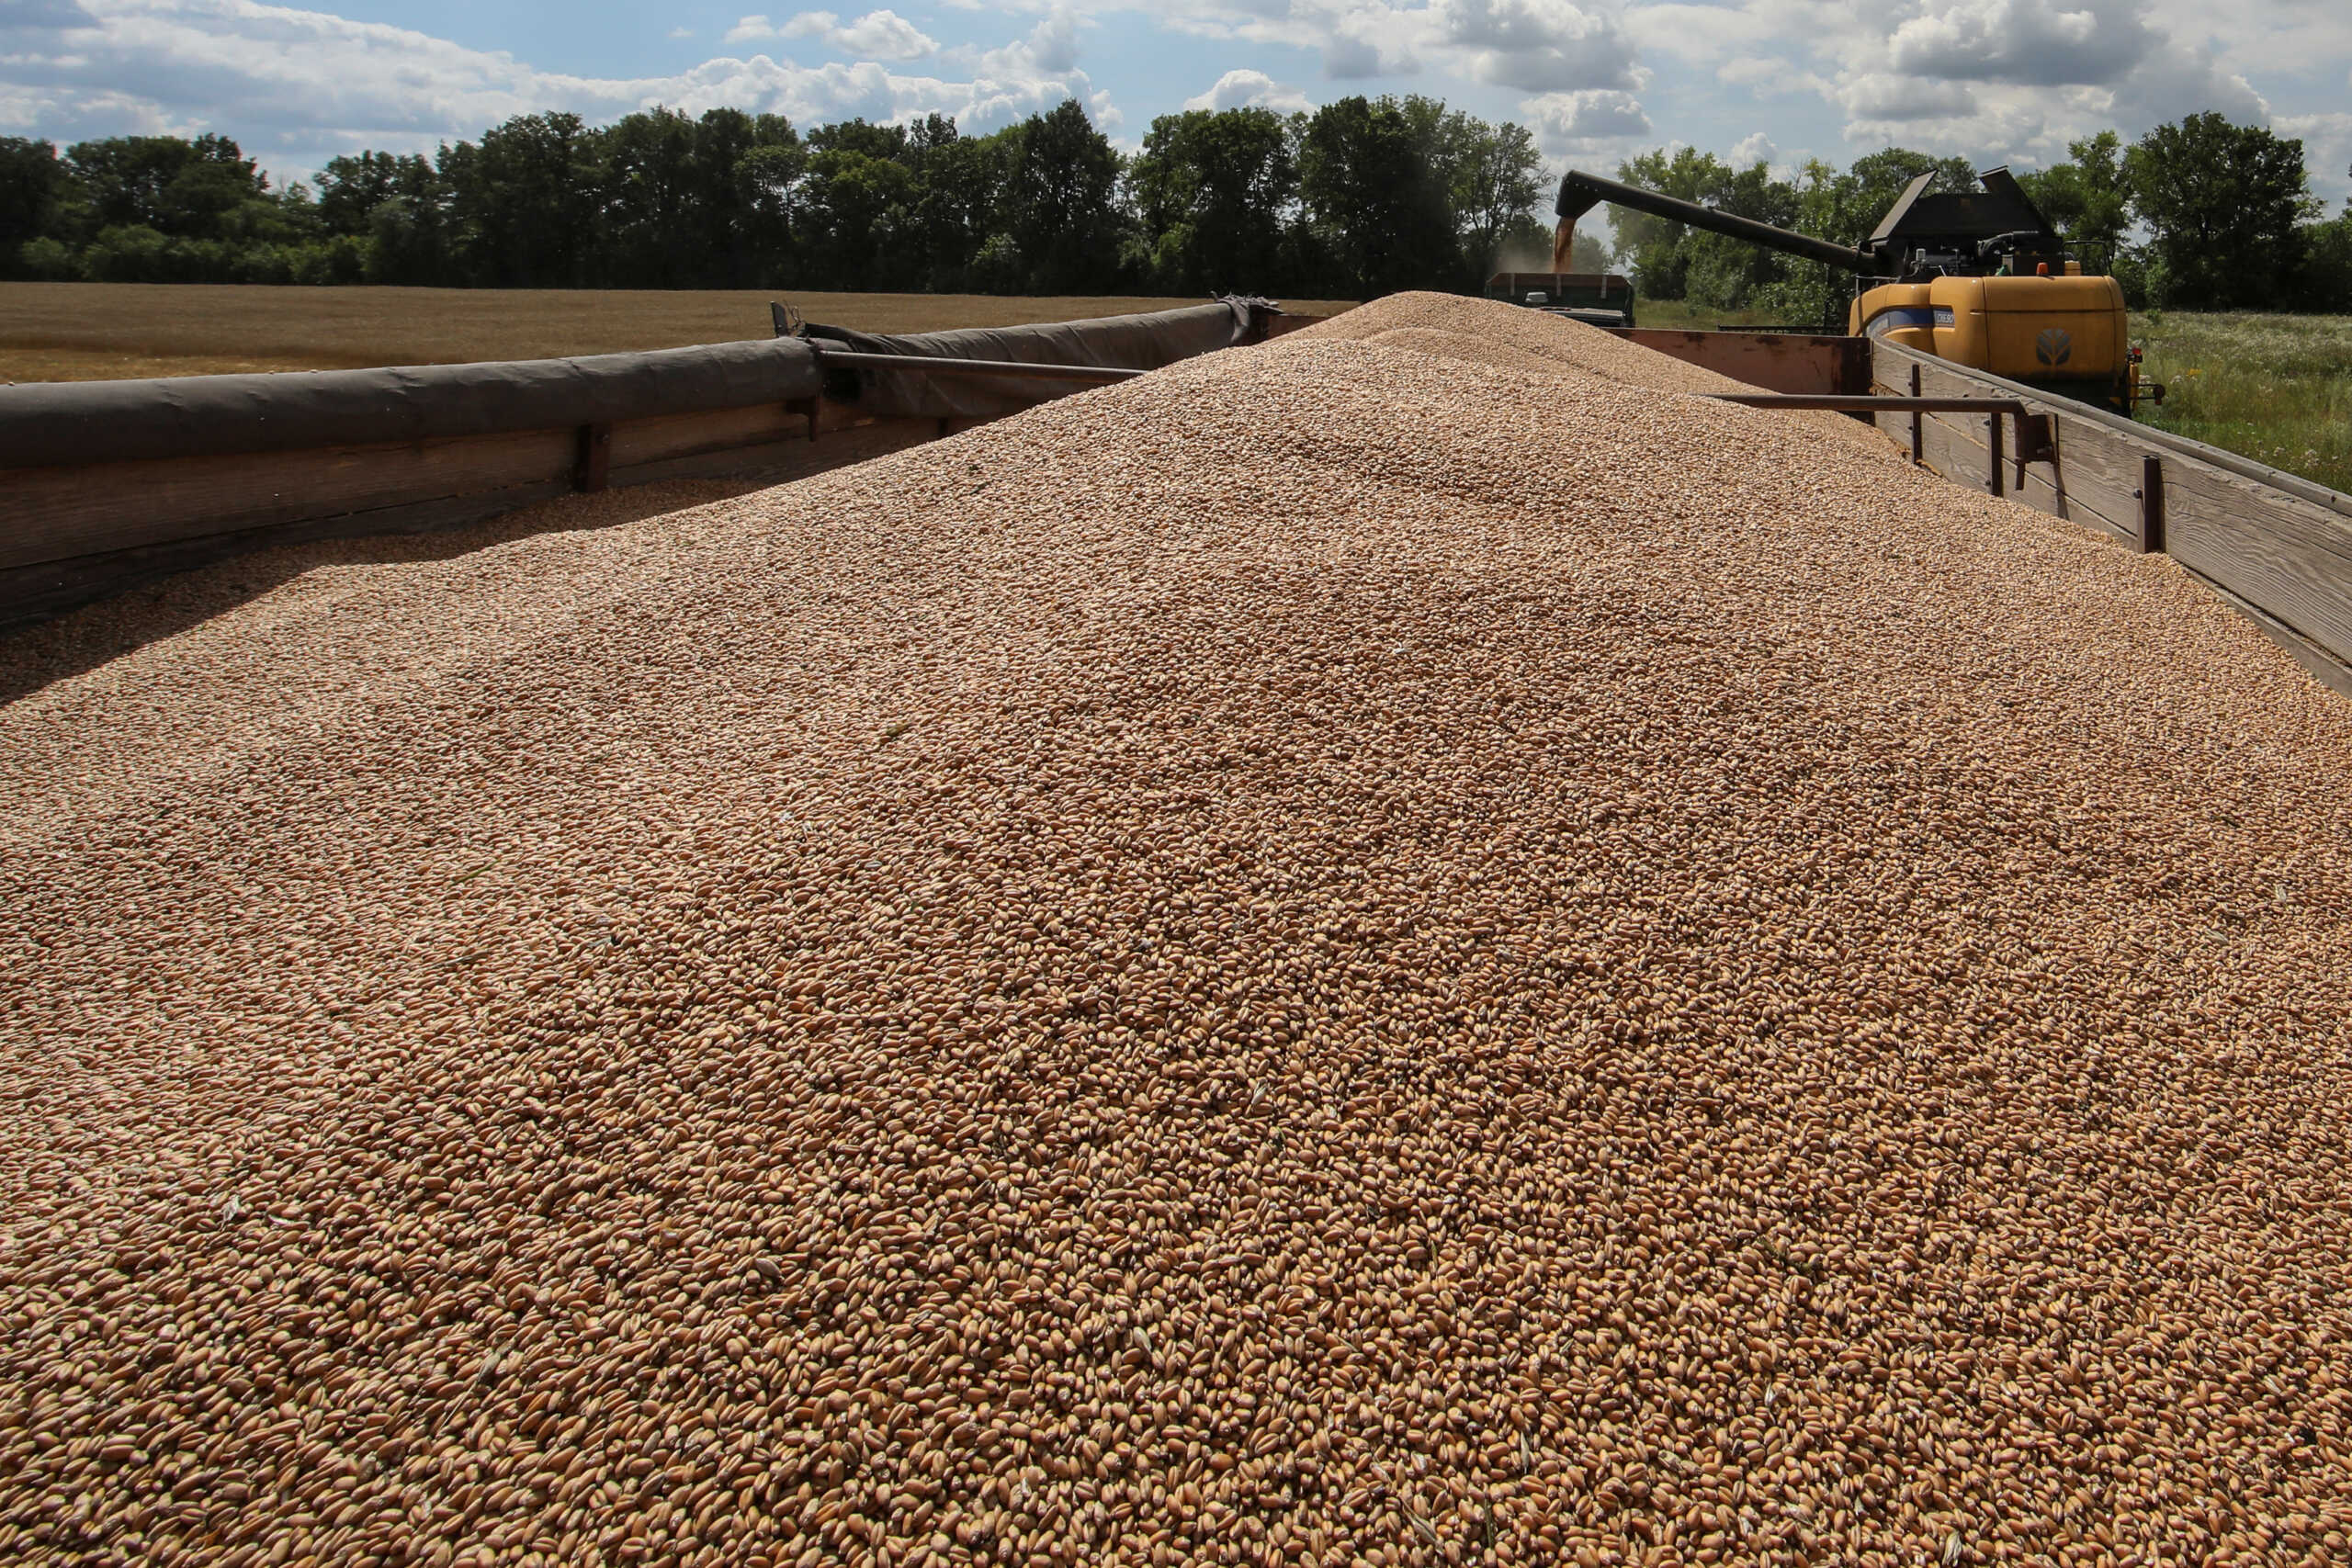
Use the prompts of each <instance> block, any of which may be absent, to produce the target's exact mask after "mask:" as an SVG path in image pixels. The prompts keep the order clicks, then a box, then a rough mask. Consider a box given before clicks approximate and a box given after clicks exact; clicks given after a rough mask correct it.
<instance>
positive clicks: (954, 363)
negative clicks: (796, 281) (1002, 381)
mask: <svg viewBox="0 0 2352 1568" xmlns="http://www.w3.org/2000/svg"><path fill="white" fill-rule="evenodd" d="M810 346H811V347H813V348H815V349H816V350H817V359H818V363H820V364H822V365H870V366H873V367H875V368H876V369H880V370H907V371H912V372H914V373H916V374H918V375H924V376H1042V377H1046V378H1053V379H1057V380H1063V381H1125V380H1131V379H1133V378H1135V377H1137V376H1141V375H1144V374H1145V372H1144V371H1141V370H1128V369H1125V368H1123V367H1119V366H1115V365H1042V364H1038V363H1036V362H1035V361H1033V360H1027V359H948V358H945V357H943V356H941V355H930V354H867V353H865V352H863V351H860V350H854V349H846V348H827V347H825V346H824V345H823V344H822V343H821V342H819V341H817V340H811V342H810Z"/></svg>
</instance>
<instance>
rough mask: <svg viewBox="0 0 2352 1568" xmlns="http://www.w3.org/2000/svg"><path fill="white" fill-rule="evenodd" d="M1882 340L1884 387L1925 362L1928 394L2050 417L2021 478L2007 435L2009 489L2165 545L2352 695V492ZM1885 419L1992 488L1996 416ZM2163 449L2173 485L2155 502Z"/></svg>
mask: <svg viewBox="0 0 2352 1568" xmlns="http://www.w3.org/2000/svg"><path fill="white" fill-rule="evenodd" d="M1915 371H1916V372H1917V377H1918V380H1917V389H1918V390H1919V391H1920V392H1921V393H1923V394H1925V395H1927V396H1929V397H1993V398H2017V399H2019V400H2022V401H2023V402H2024V403H2025V404H2026V406H2027V407H2028V408H2029V409H2030V410H2031V411H2032V412H2035V413H2042V414H2048V415H2049V416H2051V421H2052V425H2053V427H2054V434H2055V443H2056V446H2057V458H2056V461H2054V462H2049V463H2030V464H2028V465H2027V466H2026V469H2025V476H2024V479H2023V482H2022V483H2020V482H2018V471H2017V466H2016V463H2015V457H2016V451H2017V446H2016V435H2015V433H2014V430H2013V429H2012V430H2005V431H2004V432H2003V434H2004V437H2005V442H2004V445H2005V452H2004V457H2005V458H2006V459H2007V460H2006V461H2005V462H2004V464H2003V468H2002V473H2001V484H2000V490H2001V491H2003V492H2005V493H2007V494H2008V495H2009V496H2010V498H2011V499H2013V500H2016V501H2020V502H2024V503H2025V504H2026V505H2028V506H2030V507H2033V508H2035V509H2036V510H2037V511H2041V512H2046V513H2050V514H2051V515H2052V516H2053V517H2063V518H2065V519H2066V520H2068V521H2069V522H2074V523H2079V524H2081V525H2084V526H2085V527H2087V528H2091V529H2093V530H2095V531H2097V532H2098V533H2101V534H2105V535H2107V536H2109V537H2110V538H2112V539H2114V540H2116V541H2117V542H2118V543H2119V544H2121V545H2123V546H2124V547H2127V548H2131V549H2161V550H2162V551H2163V552H2164V553H2165V554H2166V555H2169V556H2171V557H2172V558H2174V559H2176V560H2177V561H2178V562H2180V564H2181V565H2182V566H2183V567H2185V568H2187V569H2188V570H2189V571H2190V572H2192V573H2194V574H2195V575H2196V576H2198V577H2199V578H2201V579H2203V580H2204V581H2206V582H2208V583H2210V584H2211V585H2212V586H2213V587H2215V588H2217V589H2220V590H2221V591H2222V593H2223V594H2224V595H2226V596H2227V597H2228V598H2229V599H2230V600H2231V601H2232V602H2233V603H2234V604H2237V605H2238V606H2239V607H2240V608H2242V609H2245V610H2246V611H2247V612H2248V613H2249V614H2251V615H2253V616H2254V618H2255V619H2256V622H2257V623H2258V624H2260V625H2262V626H2264V628H2265V629H2266V630H2267V631H2269V632H2270V633H2271V634H2272V635H2273V636H2274V637H2277V638H2278V641H2279V642H2280V643H2281V644H2282V645H2284V646H2285V647H2286V648H2287V649H2289V650H2290V652H2292V653H2294V654H2295V655H2296V656H2297V657H2298V658H2299V659H2301V660H2302V661H2303V662H2304V664H2305V665H2306V666H2307V667H2308V668H2310V669H2311V670H2312V672H2313V673H2314V674H2316V675H2318V676H2319V677H2320V678H2321V679H2323V680H2324V681H2325V682H2328V684H2330V685H2332V686H2335V688H2336V689H2337V690H2339V691H2343V692H2346V694H2352V496H2346V495H2344V494H2343V493H2342V492H2340V491H2331V490H2327V489H2326V488H2325V487H2324V486H2320V485H2314V484H2312V483H2311V482H2310V481H2309V480H2302V479H2293V478H2291V477H2290V476H2271V475H2268V474H2267V472H2264V471H2261V470H2258V469H2256V466H2255V465H2252V464H2250V463H2249V462H2247V460H2246V459H2245V458H2242V457H2238V456H2237V455H2236V454H2234V453H2230V452H2224V451H2222V450H2221V449H2220V448H2218V447H2211V446H2205V445H2203V444H2202V443H2199V442H2194V441H2189V440H2187V439H2185V438H2183V437H2178V436H2172V435H2167V434H2163V433H2161V432H2155V431H2151V430H2149V429H2147V428H2146V427H2144V426H2142V425H2137V424H2134V423H2131V421H2129V420H2126V419H2123V418H2121V417H2120V416H2119V415H2116V414H2112V413H2109V412H2106V411H2105V410H2102V409H2094V408H2089V407H2087V406H2086V405H2083V404H2080V403H2073V402H2067V401H2064V400H2053V399H2050V398H2046V397H2041V396H2038V395H2036V394H2035V392H2034V390H2033V389H2031V388H2030V387H2026V386H2024V385H2021V384H2020V383H2018V382H2015V381H2010V380H2007V379H2004V378H2001V377H1998V376H1992V375H1987V374H1985V372H1982V371H1977V370H1970V369H1966V368H1963V367H1958V366H1954V365H1952V364H1951V363H1950V362H1948V361H1945V360H1940V359H1937V358H1935V357H1933V356H1932V355H1922V354H1917V353H1914V352H1913V351H1911V350H1909V349H1905V348H1899V347H1896V346H1894V345H1893V344H1886V343H1883V342H1873V343H1872V344H1871V388H1870V390H1871V391H1873V392H1878V393H1882V394H1885V395H1889V396H1907V395H1908V394H1909V393H1910V392H1911V391H1912V389H1913V380H1912V377H1913V373H1914V372H1915ZM1876 419H1877V423H1878V426H1879V429H1880V430H1881V431H1883V432H1884V433H1885V434H1886V435H1887V437H1888V438H1889V439H1890V440H1892V441H1894V443H1895V445H1896V446H1901V447H1903V448H1905V450H1909V449H1911V446H1912V439H1913V436H1912V431H1913V422H1914V420H1915V419H1916V420H1917V422H1918V427H1919V434H1920V440H1919V456H1920V460H1921V462H1922V463H1924V464H1925V465H1926V466H1927V467H1928V468H1932V469H1934V470H1935V471H1936V472H1937V473H1939V474H1941V475H1943V476H1944V477H1945V478H1946V479H1951V480H1952V481H1953V482H1955V483H1958V484H1964V485H1967V486H1969V487H1971V488H1972V489H1975V490H1979V491H1987V492H1991V491H1993V489H1994V487H1993V484H1992V480H1991V451H1990V448H1989V446H1988V445H1987V432H1986V425H1985V418H1984V417H1983V416H1980V415H1973V414H1936V413H1931V414H1919V415H1912V414H1907V413H1882V414H1879V415H1877V416H1876ZM2151 459H2153V460H2154V464H2155V468H2154V474H2155V476H2156V480H2157V484H2158V486H2159V487H2160V489H2161V491H2162V493H2161V496H2160V498H2159V500H2158V502H2157V505H2156V506H2155V507H2154V508H2151V506H2150V505H2149V502H2148V495H2147V483H2146V480H2147V477H2148V475H2149V473H2150V469H2149V463H2150V461H2151ZM2249 469H2256V471H2254V472H2249V471H2247V470H2249ZM2290 487H2291V488H2290Z"/></svg>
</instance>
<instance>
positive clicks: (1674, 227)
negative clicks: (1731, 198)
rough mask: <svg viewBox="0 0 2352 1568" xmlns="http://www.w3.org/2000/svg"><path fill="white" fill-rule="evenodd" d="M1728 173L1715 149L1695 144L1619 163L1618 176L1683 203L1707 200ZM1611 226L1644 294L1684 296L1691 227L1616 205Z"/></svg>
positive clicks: (1621, 257) (1623, 260)
mask: <svg viewBox="0 0 2352 1568" xmlns="http://www.w3.org/2000/svg"><path fill="white" fill-rule="evenodd" d="M1729 173H1730V170H1729V169H1728V168H1727V167H1726V166H1725V165H1724V163H1723V162H1722V161H1721V160H1720V159H1718V158H1717V157H1716V156H1715V155H1714V154H1713V153H1712V152H1700V151H1699V150H1698V149H1697V148H1695V147H1679V148H1676V149H1675V150H1674V151H1673V152H1668V151H1667V150H1666V149H1665V148H1662V147H1661V148H1658V149H1657V150H1655V151H1653V152H1644V153H1642V154H1641V155H1640V156H1638V157H1634V158H1630V159H1628V160H1626V161H1625V162H1624V163H1622V164H1618V165H1617V177H1618V179H1620V180H1622V181H1623V182H1624V183H1625V184H1626V185H1629V186H1640V187H1641V188H1642V189H1644V190H1654V191H1657V193H1658V194H1659V195H1661V196H1670V197H1676V198H1677V199H1678V200H1681V201H1700V202H1703V201H1704V200H1706V198H1707V197H1708V195H1709V193H1710V192H1711V191H1713V190H1714V189H1715V188H1717V186H1720V184H1721V183H1722V181H1723V179H1724V176H1725V175H1728V174H1729ZM1610 224H1611V227H1612V228H1613V229H1614V230H1615V231H1616V235H1617V249H1616V254H1617V259H1618V262H1619V264H1620V265H1629V266H1630V267H1631V268H1632V269H1633V273H1634V279H1635V281H1636V282H1637V283H1638V285H1639V286H1640V288H1641V291H1642V293H1643V294H1644V295H1645V296H1646V297H1647V298H1649V299H1681V298H1683V296H1684V294H1685V292H1686V291H1687V282H1688V277H1689V274H1690V270H1691V252H1690V248H1689V247H1690V240H1691V227H1690V225H1689V224H1687V223H1677V222H1675V221H1673V220H1671V219H1667V218H1660V217H1657V215H1656V214H1654V213H1648V212H1637V211H1635V210H1634V209H1632V208H1630V207H1616V208H1611V209H1610Z"/></svg>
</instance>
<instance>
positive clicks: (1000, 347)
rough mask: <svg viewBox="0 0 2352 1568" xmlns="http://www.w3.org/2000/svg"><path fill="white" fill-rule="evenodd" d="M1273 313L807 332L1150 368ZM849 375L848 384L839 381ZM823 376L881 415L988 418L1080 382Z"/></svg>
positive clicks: (834, 389)
mask: <svg viewBox="0 0 2352 1568" xmlns="http://www.w3.org/2000/svg"><path fill="white" fill-rule="evenodd" d="M1272 313H1273V307H1272V306H1271V305H1270V304H1268V303H1267V302H1266V301H1265V300H1262V299H1220V300H1218V301H1216V303H1215V304H1209V305H1192V306H1187V307H1185V308H1183V309H1182V310H1154V311H1150V312H1148V313H1146V314H1143V315H1136V316H1102V317H1098V318H1095V319H1093V320H1091V321H1048V322H1043V323H1040V324H1038V325H1035V326H1026V327H964V328H958V329H956V330H954V331H951V332H940V333H902V334H896V335H893V334H888V333H861V332H853V331H851V330H850V329H849V328H846V327H825V326H817V325H814V324H811V325H810V326H809V327H808V328H807V329H806V331H807V333H808V334H809V336H810V337H812V338H817V339H820V340H822V341H824V342H828V343H837V344H841V345H842V347H844V348H852V349H855V350H857V351H859V352H861V353H865V354H908V355H922V356H924V357H926V358H938V359H1017V360H1021V361H1023V362H1024V363H1026V364H1032V365H1101V366H1109V367H1115V368H1118V369H1123V370H1157V369H1159V367H1161V366H1163V365H1173V364H1175V363H1176V362H1177V361H1178V360H1180V359H1191V358H1193V356H1194V355H1203V354H1208V353H1212V352H1214V351H1215V350H1217V349H1220V348H1231V347H1233V346H1235V345H1236V344H1245V343H1256V342H1258V341H1260V340H1261V339H1262V338H1263V337H1264V336H1265V320H1266V317H1267V316H1268V315H1270V314H1272ZM853 377H854V383H849V384H842V383H843V381H844V380H846V378H853ZM828 381H829V383H832V384H831V386H830V387H829V389H828V393H827V395H828V396H832V397H839V398H841V399H842V400H843V401H854V403H855V404H856V406H857V407H858V408H859V409H861V410H863V411H865V412H868V413H871V414H874V415H875V416H876V417H877V418H883V419H910V418H911V419H994V418H996V417H998V416H1000V415H1002V414H1008V413H1017V412H1020V411H1021V410H1023V409H1025V408H1030V407H1033V406H1035V404H1037V403H1041V402H1045V401H1046V400H1049V399H1053V398H1059V397H1068V396H1069V394H1070V393H1072V392H1077V391H1082V390H1084V389H1085V384H1084V383H1082V382H1057V381H1046V380H1040V379H1038V378H1035V377H1014V376H986V375H977V374H974V375H963V374H958V375H952V376H941V375H926V374H922V373H920V372H912V371H904V370H885V369H877V368H876V367H871V366H863V365H861V366H857V367H838V368H836V369H834V370H832V371H831V372H829V373H828Z"/></svg>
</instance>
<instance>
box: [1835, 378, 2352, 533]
mask: <svg viewBox="0 0 2352 1568" xmlns="http://www.w3.org/2000/svg"><path fill="white" fill-rule="evenodd" d="M1871 353H1872V356H1873V357H1872V363H1873V365H1874V366H1876V367H1878V368H1877V371H1876V374H1877V376H1878V378H1880V379H1889V378H1890V377H1889V369H1890V362H1891V364H1892V366H1904V365H1909V364H1913V363H1917V364H1918V365H1920V366H1922V367H1926V370H1927V373H1928V375H1929V376H1930V377H1933V376H1935V375H1937V374H1939V373H1940V374H1943V375H1945V376H1949V377H1952V378H1955V379H1954V380H1953V381H1952V382H1951V383H1950V384H1952V385H1959V384H1963V383H1964V384H1966V385H1969V386H1971V387H1973V388H1974V389H1976V391H1975V395H1978V396H1989V397H2005V398H2007V397H2015V398H2022V399H2024V400H2027V401H2028V402H2030V403H2032V404H2033V405H2035V406H2036V407H2037V408H2046V409H2053V410H2056V411H2058V412H2064V414H2065V415H2066V416H2067V418H2068V419H2070V420H2072V421H2075V422H2076V423H2082V424H2086V425H2091V426H2095V427H2097V428H2098V429H2100V430H2103V431H2105V432H2107V433H2109V434H2113V435H2115V436H2117V437H2119V438H2120V440H2121V441H2123V442H2124V443H2126V444H2127V445H2129V446H2131V447H2132V448H2133V449H2134V450H2153V451H2155V452H2158V453H2163V454H2166V455H2177V456H2180V457H2188V458H2192V459H2194V460H2196V461H2198V462H2200V463H2204V464H2206V465H2207V466H2208V467H2211V468H2219V469H2220V470H2222V472H2223V473H2228V474H2234V475H2236V476H2237V477H2238V478H2240V479H2249V480H2251V481H2253V482H2254V483H2256V484H2259V485H2262V486H2264V487H2265V488H2267V489H2269V490H2275V491H2279V492H2281V493H2282V494H2285V495H2290V496H2292V497H2294V498H2295V499H2297V500H2299V501H2304V502H2310V503H2311V504H2312V505H2314V506H2317V507H2319V508H2321V509H2322V510H2324V511H2329V512H2333V513H2336V514H2337V515H2338V516H2341V517H2346V518H2352V495H2347V494H2346V493H2345V492H2344V491H2339V490H2330V489H2329V488H2328V487H2327V486H2325V485H2324V484H2320V483H2317V482H2316V481H2314V480H2312V479H2304V478H2303V477H2302V476H2301V475H2300V474H2290V473H2284V472H2281V471H2280V470H2278V469H2277V468H2271V467H2269V466H2268V465H2267V464H2264V463H2257V462H2256V461H2255V460H2254V459H2253V458H2251V457H2246V456H2245V454H2243V453H2239V452H2232V451H2230V450H2228V449H2227V448H2225V447H2220V446H2210V445H2208V444H2207V443H2205V442H2202V441H2192V440H2190V439H2189V438H2188V436H2186V435H2175V434H2173V433H2172V432H2170V431H2168V430H2159V429H2157V428H2156V427H2155V426H2154V425H2150V424H2143V423H2140V422H2138V421H2137V420H2131V419H2126V418H2124V417H2123V416H2122V415H2121V414H2120V413H2116V412H2113V411H2112V410H2109V409H2106V408H2094V407H2092V406H2091V405H2089V404H2087V403H2078V402H2074V401H2071V400H2063V399H2052V398H2051V397H2050V396H2049V395H2048V394H2047V393H2045V392H2042V391H2041V390H2039V389H2035V388H2033V387H2029V386H2027V385H2025V384H2024V383H2023V382H2019V381H2011V380H2007V379H2006V378H2002V377H1999V376H1995V375H1993V374H1991V373H1990V372H1988V371H1983V370H1971V369H1966V368H1964V367H1958V366H1954V365H1952V364H1951V362H1950V361H1949V360H1942V359H1938V358H1936V357H1935V356H1934V355H1927V354H1920V353H1918V352H1917V351H1916V350H1913V349H1907V348H1901V347H1897V346H1895V345H1894V344H1888V343H1885V342H1883V341H1880V340H1872V343H1871ZM1896 374H1897V375H1899V371H1898V372H1896Z"/></svg>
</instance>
